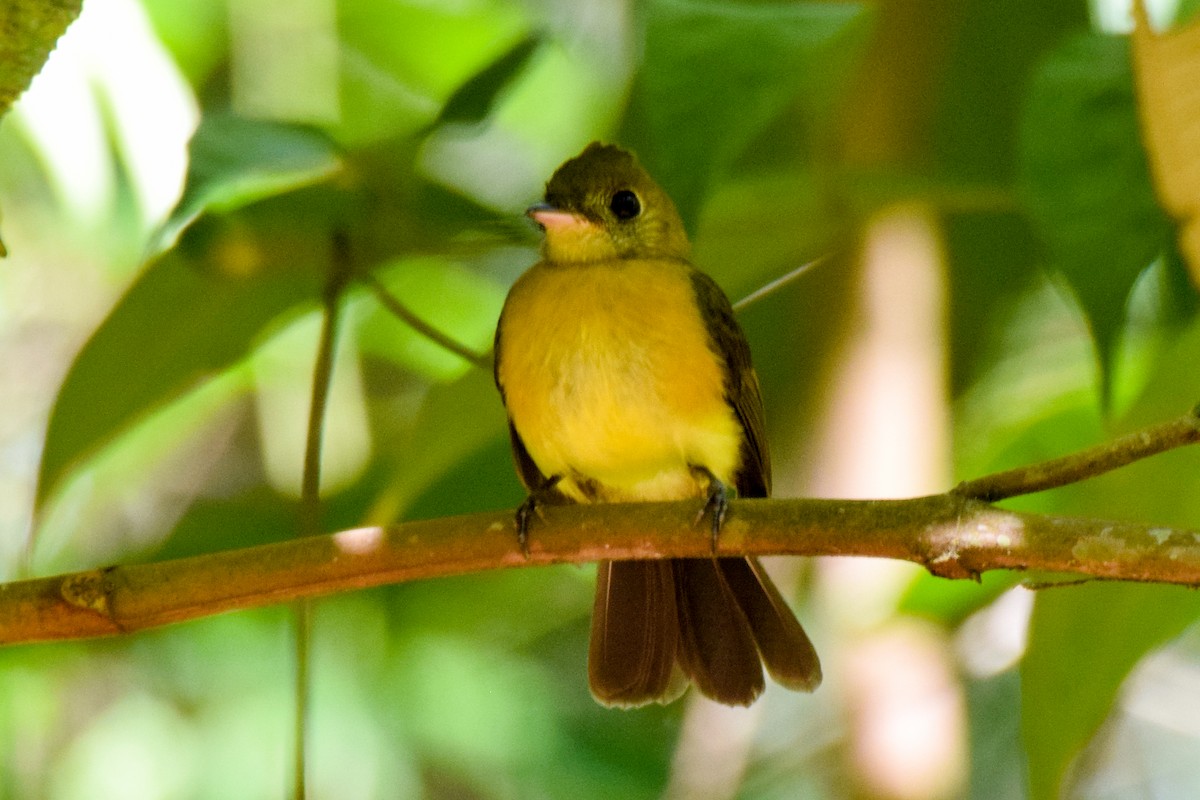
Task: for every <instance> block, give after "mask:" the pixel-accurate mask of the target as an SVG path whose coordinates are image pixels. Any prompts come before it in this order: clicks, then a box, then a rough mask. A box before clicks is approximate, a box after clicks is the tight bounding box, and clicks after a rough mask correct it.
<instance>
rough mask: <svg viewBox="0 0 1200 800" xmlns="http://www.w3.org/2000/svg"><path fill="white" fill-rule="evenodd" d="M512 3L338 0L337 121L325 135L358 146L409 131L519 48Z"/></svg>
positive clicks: (520, 24)
mask: <svg viewBox="0 0 1200 800" xmlns="http://www.w3.org/2000/svg"><path fill="white" fill-rule="evenodd" d="M527 27H528V26H527V24H526V21H525V19H524V15H523V14H521V13H520V11H519V10H517V9H516V8H514V7H512V6H510V5H505V4H501V3H495V2H487V1H486V0H467V2H457V3H453V4H449V6H448V7H440V6H439V5H438V4H436V3H394V2H390V3H380V2H375V1H374V0H344V1H343V2H341V3H339V4H338V20H337V35H338V39H339V45H340V51H341V52H340V57H341V63H340V65H339V74H340V79H341V87H340V98H339V101H340V106H341V111H340V115H339V116H340V119H339V121H338V122H337V123H335V124H333V125H331V126H329V131H330V133H331V134H332V135H333V136H334V137H335V138H336V139H337V140H338V141H339V142H343V143H347V144H359V145H361V144H366V143H370V142H378V141H381V140H384V139H388V138H393V137H397V136H405V135H410V134H414V133H417V132H418V131H419V130H421V129H422V128H425V127H427V126H428V125H429V124H430V123H432V122H433V120H434V119H435V118H436V117H437V116H438V113H439V111H440V109H441V108H442V105H443V104H444V103H445V102H447V101H448V100H449V99H450V98H451V97H452V95H454V93H455V92H456V91H457V90H458V89H460V88H461V87H462V86H463V84H464V83H466V82H467V81H468V80H470V79H471V78H472V76H476V75H477V74H478V73H479V72H480V70H486V69H487V68H488V65H489V64H493V63H494V62H497V59H500V61H503V57H504V55H505V53H506V52H509V53H510V54H511V53H512V52H513V51H514V48H517V49H518V50H519V44H518V43H519V42H520V41H521V40H522V38H523V37H524V36H525V35H526V32H527Z"/></svg>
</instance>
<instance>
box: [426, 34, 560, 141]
mask: <svg viewBox="0 0 1200 800" xmlns="http://www.w3.org/2000/svg"><path fill="white" fill-rule="evenodd" d="M541 42H542V37H541V36H540V35H538V34H530V35H528V36H526V37H525V38H523V39H521V40H520V41H518V42H517V43H516V44H514V45H513V46H512V47H510V48H509V49H508V50H507V51H505V52H504V53H503V54H502V55H501V56H500V57H499V58H497V59H496V60H495V61H493V62H492V63H491V64H489V65H488V66H487V67H485V68H484V69H482V70H480V71H479V72H477V73H476V74H475V75H473V76H471V78H470V79H469V80H467V81H466V82H465V83H464V84H463V85H462V86H459V87H458V89H456V90H455V91H454V94H452V95H451V96H450V99H449V100H447V101H446V104H445V105H444V106H442V110H441V112H440V113H439V114H438V115H437V119H435V120H434V121H433V122H432V123H431V124H430V126H429V127H430V128H431V129H432V128H436V127H438V126H440V125H448V124H464V125H474V124H478V123H480V122H483V120H484V118H485V117H487V115H488V114H489V113H491V111H492V107H493V106H494V105H495V104H496V101H497V100H498V99H499V97H500V95H501V94H502V93H503V92H504V90H505V89H507V88H508V87H509V86H510V85H512V83H513V81H514V80H516V78H518V77H519V76H520V74H521V72H522V71H523V70H524V69H525V67H526V65H527V64H528V63H529V60H530V58H531V57H532V56H533V54H534V53H535V52H536V51H537V48H538V46H539V45H540V44H541Z"/></svg>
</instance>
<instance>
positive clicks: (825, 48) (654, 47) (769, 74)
mask: <svg viewBox="0 0 1200 800" xmlns="http://www.w3.org/2000/svg"><path fill="white" fill-rule="evenodd" d="M644 15H645V54H644V56H643V62H642V65H641V68H640V70H639V71H638V75H637V79H636V80H635V82H634V86H633V90H632V93H631V97H630V104H629V114H628V117H627V118H626V120H625V124H624V127H623V130H622V135H621V138H622V140H623V141H624V142H625V143H626V144H628V145H629V146H631V147H633V148H634V149H635V150H637V152H638V154H639V156H640V157H641V158H642V160H643V162H644V163H645V165H646V167H647V168H648V169H649V170H650V172H651V173H652V174H653V175H655V177H656V178H657V179H658V180H659V182H660V183H662V184H663V185H664V187H665V188H666V189H667V191H668V192H669V193H670V195H671V197H672V198H673V199H674V200H675V202H676V204H677V205H678V206H679V211H680V214H682V215H683V218H684V220H685V221H686V222H687V223H688V225H689V227H693V223H694V222H695V220H696V214H697V213H698V210H699V206H700V203H701V200H702V199H703V197H704V195H705V193H706V191H707V189H708V184H709V182H710V181H711V180H712V179H713V178H714V177H716V176H719V175H720V174H721V173H722V172H723V171H724V170H725V169H727V168H728V167H729V165H730V164H731V163H732V162H733V161H734V160H735V159H736V158H738V157H739V156H740V155H742V152H743V151H744V150H745V148H746V147H747V145H749V144H750V142H751V141H752V140H753V139H754V138H755V137H756V136H757V135H759V134H761V133H762V132H763V130H764V129H765V128H766V127H767V126H768V125H769V124H770V123H771V122H772V121H773V120H774V119H776V118H777V117H778V116H779V115H780V114H782V113H783V112H784V111H785V110H787V109H788V108H790V107H792V106H794V105H796V104H798V103H800V102H801V99H802V98H803V96H804V93H805V90H808V91H809V92H815V91H818V90H817V89H816V88H814V87H821V88H820V91H821V92H822V93H826V92H829V86H830V85H831V84H836V83H837V82H838V81H839V80H840V79H841V78H843V77H844V74H831V71H832V70H831V65H838V66H839V67H840V68H842V69H844V67H845V66H846V60H845V49H846V48H849V47H851V46H852V45H853V44H855V43H856V42H857V37H858V36H859V35H860V33H861V31H862V30H863V26H864V23H865V21H866V19H867V12H866V10H865V6H863V5H859V4H856V3H794V4H782V3H780V4H775V3H771V4H754V5H747V4H742V3H731V2H720V1H719V0H712V1H710V0H655V2H652V3H649V4H647V7H646V8H645V9H644ZM701 121H702V124H701ZM800 137H801V132H800V131H797V132H796V139H795V141H794V144H795V145H797V146H798V145H799V144H800V142H801V138H800Z"/></svg>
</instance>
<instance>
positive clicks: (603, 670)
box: [494, 142, 821, 708]
mask: <svg viewBox="0 0 1200 800" xmlns="http://www.w3.org/2000/svg"><path fill="white" fill-rule="evenodd" d="M526 214H527V216H529V217H530V218H531V219H532V220H533V221H534V222H535V223H536V224H537V226H538V227H539V228H541V230H542V231H543V233H544V236H543V240H542V245H541V257H540V259H539V260H538V261H537V262H536V263H535V264H534V265H533V266H531V267H530V268H529V269H528V270H526V271H525V272H524V273H523V274H522V275H521V276H520V277H519V278H518V279H517V280H516V281H515V283H514V284H513V285H512V287H511V289H510V291H509V293H508V296H507V298H506V299H505V302H504V307H503V309H502V311H501V314H500V318H499V321H498V324H497V328H496V339H495V348H494V352H495V362H494V363H495V381H496V385H497V387H498V389H499V392H500V396H501V399H502V402H503V404H504V407H505V410H506V412H507V417H508V428H509V433H510V439H511V444H512V451H513V458H514V461H515V464H516V470H517V474H518V476H519V478H520V480H521V482H522V483H523V484H524V486H525V488H526V490H527V492H528V496H527V499H526V500H525V502H524V503H522V504H521V506H520V507H519V509H518V511H517V515H516V517H517V521H516V525H517V529H518V538H519V540H520V542H521V545H522V548H525V547H526V538H527V535H528V527H529V525H530V523H531V520H532V519H533V517H534V516H536V514H534V513H533V512H536V511H538V509H539V507H540V506H542V505H548V504H558V503H605V502H607V503H620V502H640V501H669V500H683V499H687V498H696V499H699V500H703V505H702V508H701V510H700V515H701V516H699V517H697V519H698V520H699V519H701V518H702V517H703V515H705V514H710V515H711V535H712V537H713V556H712V557H708V558H676V559H660V560H615V561H602V562H600V563H599V565H598V567H597V578H596V594H595V601H594V604H593V612H592V625H591V633H590V642H589V646H588V683H589V688H590V690H591V693H592V695H593V697H594V698H595V699H596V700H597V702H599V703H600V704H602V705H605V706H610V707H618V708H633V707H638V706H643V705H646V704H649V703H656V702H657V703H669V702H671V701H673V700H675V699H676V698H678V697H679V696H680V695H681V694H682V693H683V692H684V691H685V690H686V688H687V687H688V686H689V685H694V686H695V687H696V688H697V689H698V690H699V692H700V693H701V694H703V695H704V696H706V697H708V698H710V699H712V700H715V701H717V702H719V703H723V704H725V705H731V706H748V705H750V704H751V703H753V702H754V701H755V699H756V698H757V697H758V696H759V695H760V694H761V693H762V691H763V689H764V686H765V681H764V677H763V667H764V666H765V667H766V670H767V672H768V673H769V674H770V676H771V677H772V678H773V679H774V680H775V681H776V682H777V683H779V684H781V685H783V686H785V687H787V688H789V689H793V690H798V691H806V692H811V691H813V690H814V689H816V687H817V686H818V685H819V684H820V682H821V666H820V661H819V659H818V657H817V653H816V651H815V650H814V648H813V645H812V643H811V642H810V640H809V638H808V636H807V635H806V633H805V631H804V629H803V628H802V627H801V625H800V623H799V622H798V621H797V619H796V617H795V615H794V614H793V613H792V611H791V609H790V608H789V607H788V605H787V603H786V602H785V601H784V599H783V597H782V595H781V594H780V592H779V590H778V589H777V588H776V586H775V585H774V583H773V582H772V581H771V579H770V577H768V575H767V573H766V572H765V571H764V570H763V567H762V565H761V564H760V563H759V561H758V560H757V559H755V558H745V557H717V556H716V545H717V537H718V536H719V532H720V528H721V525H722V523H723V520H724V517H725V513H726V507H727V503H728V498H729V496H730V492H731V491H732V490H735V491H736V493H737V495H738V496H739V497H767V496H769V495H770V492H771V465H770V453H769V450H768V445H767V440H766V438H765V432H764V412H763V403H762V396H761V390H760V388H759V381H758V377H757V374H756V373H755V371H754V367H753V365H752V364H751V359H750V348H749V344H748V343H747V340H746V337H745V335H744V333H743V332H742V329H741V327H740V326H739V324H738V322H737V320H736V319H735V318H734V312H733V309H732V307H731V305H730V303H729V299H728V298H727V297H726V295H725V293H724V292H723V291H722V290H721V289H720V287H719V286H718V285H717V284H716V282H715V281H714V280H713V279H712V278H711V277H710V276H709V275H707V274H706V273H704V272H701V271H700V270H698V269H697V268H696V267H695V266H693V265H692V263H691V260H690V258H691V245H690V243H689V241H688V237H687V233H686V231H685V229H684V225H683V222H682V220H681V218H680V216H679V213H678V211H677V210H676V208H675V205H674V203H673V202H672V201H671V199H670V197H669V196H668V195H667V193H666V192H664V191H663V190H662V189H661V188H660V187H659V186H658V185H657V184H656V183H655V182H654V180H653V179H652V178H651V177H650V175H649V174H648V173H647V172H646V170H645V169H644V168H643V167H642V166H641V165H640V163H639V162H638V160H637V158H636V156H634V155H633V154H632V153H630V152H628V151H626V150H624V149H622V148H621V147H619V146H617V145H612V144H603V143H600V142H592V143H591V144H590V145H588V146H587V147H586V148H585V149H584V150H583V152H582V153H580V154H579V155H578V156H576V157H574V158H572V159H570V160H568V161H566V162H565V163H564V164H562V166H560V167H559V168H558V169H557V170H556V171H555V172H554V173H553V175H552V176H551V178H550V180H549V181H548V182H547V183H546V189H545V196H544V200H543V202H540V203H537V204H535V205H533V206H531V207H530V208H529V209H528V211H527V212H526Z"/></svg>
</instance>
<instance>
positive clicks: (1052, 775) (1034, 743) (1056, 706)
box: [1021, 583, 1200, 800]
mask: <svg viewBox="0 0 1200 800" xmlns="http://www.w3.org/2000/svg"><path fill="white" fill-rule="evenodd" d="M1197 614H1200V595H1198V594H1197V593H1196V592H1194V591H1191V590H1189V589H1186V588H1183V587H1178V586H1151V585H1140V584H1110V583H1092V584H1085V585H1081V586H1071V587H1060V588H1057V589H1051V590H1046V591H1043V592H1041V593H1040V594H1039V595H1038V597H1037V599H1036V601H1035V603H1034V609H1033V618H1032V620H1031V621H1030V626H1029V646H1028V649H1027V651H1026V655H1025V660H1024V662H1023V663H1022V665H1021V731H1022V738H1023V739H1024V742H1025V753H1026V756H1027V758H1028V762H1029V786H1030V796H1031V797H1032V798H1033V800H1055V798H1059V797H1063V796H1065V795H1066V787H1064V785H1063V781H1064V779H1065V778H1066V776H1067V775H1068V774H1069V770H1070V767H1071V764H1072V762H1073V761H1074V759H1075V758H1076V757H1077V756H1078V755H1079V753H1080V752H1081V751H1082V749H1083V747H1084V745H1086V744H1087V742H1088V741H1089V740H1090V739H1091V737H1092V736H1093V735H1094V734H1095V732H1096V730H1097V729H1098V728H1099V727H1100V723H1101V722H1103V721H1104V718H1105V717H1106V716H1107V715H1108V713H1109V710H1110V708H1111V707H1112V703H1113V699H1114V697H1115V696H1116V693H1117V690H1118V689H1119V688H1120V686H1121V683H1122V682H1123V681H1124V680H1125V677H1126V676H1127V675H1128V674H1129V670H1130V669H1132V668H1133V666H1134V664H1136V663H1137V662H1138V660H1140V659H1141V657H1142V656H1143V655H1145V654H1146V652H1147V651H1148V650H1150V649H1152V648H1154V647H1158V646H1160V645H1162V644H1164V643H1165V642H1167V641H1169V640H1170V639H1171V638H1173V637H1175V636H1177V635H1178V634H1179V633H1181V632H1182V631H1183V629H1184V628H1186V627H1187V626H1188V625H1189V624H1191V622H1192V621H1193V620H1194V619H1195V618H1196V616H1197Z"/></svg>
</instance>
